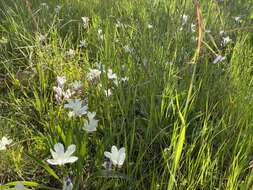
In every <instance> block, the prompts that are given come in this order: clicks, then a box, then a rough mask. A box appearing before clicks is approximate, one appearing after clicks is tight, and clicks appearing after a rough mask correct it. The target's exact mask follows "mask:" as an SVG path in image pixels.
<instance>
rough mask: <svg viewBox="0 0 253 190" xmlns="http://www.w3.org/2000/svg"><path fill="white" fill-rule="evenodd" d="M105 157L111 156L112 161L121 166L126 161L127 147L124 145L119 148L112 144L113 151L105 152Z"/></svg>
mask: <svg viewBox="0 0 253 190" xmlns="http://www.w3.org/2000/svg"><path fill="white" fill-rule="evenodd" d="M104 155H105V157H107V158H109V159H110V160H111V161H112V164H113V165H114V166H119V167H121V166H122V165H123V163H124V161H125V158H126V153H125V148H124V147H122V148H120V149H119V150H118V148H117V147H116V146H112V148H111V152H107V151H105V152H104Z"/></svg>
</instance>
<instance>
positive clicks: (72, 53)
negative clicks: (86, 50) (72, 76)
mask: <svg viewBox="0 0 253 190" xmlns="http://www.w3.org/2000/svg"><path fill="white" fill-rule="evenodd" d="M75 54H76V52H75V50H73V49H69V50H68V51H67V52H66V56H67V58H68V57H70V56H74V55H75Z"/></svg>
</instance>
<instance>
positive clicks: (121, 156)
mask: <svg viewBox="0 0 253 190" xmlns="http://www.w3.org/2000/svg"><path fill="white" fill-rule="evenodd" d="M125 158H126V153H125V152H123V153H121V154H120V155H119V157H118V165H119V166H122V165H123V163H124V161H125Z"/></svg>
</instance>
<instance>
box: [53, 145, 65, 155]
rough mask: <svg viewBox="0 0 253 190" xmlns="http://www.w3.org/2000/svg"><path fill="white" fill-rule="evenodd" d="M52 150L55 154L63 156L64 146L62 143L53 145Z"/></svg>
mask: <svg viewBox="0 0 253 190" xmlns="http://www.w3.org/2000/svg"><path fill="white" fill-rule="evenodd" d="M54 150H55V152H56V153H57V154H64V146H63V144H62V143H57V144H55V145H54Z"/></svg>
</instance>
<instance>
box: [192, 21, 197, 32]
mask: <svg viewBox="0 0 253 190" xmlns="http://www.w3.org/2000/svg"><path fill="white" fill-rule="evenodd" d="M191 30H192V32H195V31H196V24H193V23H192V24H191Z"/></svg>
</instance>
